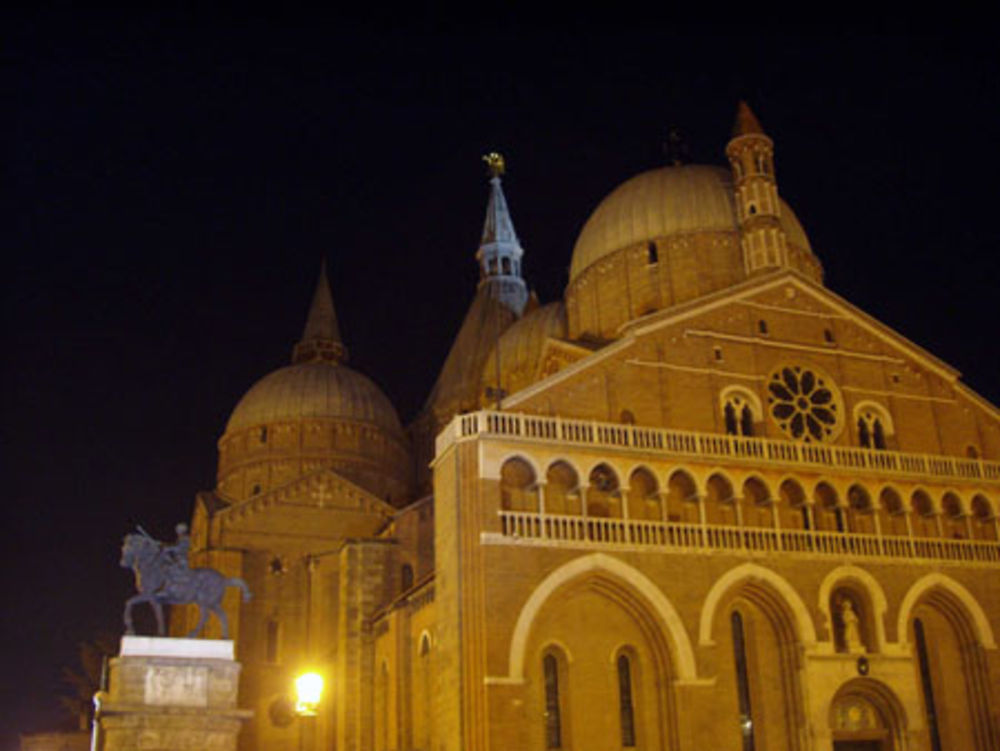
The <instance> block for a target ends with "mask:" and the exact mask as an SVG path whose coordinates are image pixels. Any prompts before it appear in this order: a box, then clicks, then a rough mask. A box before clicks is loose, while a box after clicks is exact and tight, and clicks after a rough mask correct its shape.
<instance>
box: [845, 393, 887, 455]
mask: <svg viewBox="0 0 1000 751" xmlns="http://www.w3.org/2000/svg"><path fill="white" fill-rule="evenodd" d="M854 421H855V424H856V425H857V426H858V445H859V446H861V447H862V448H866V449H877V450H879V451H883V450H885V449H886V448H888V438H889V436H891V435H892V434H893V429H892V419H891V418H890V417H889V413H888V412H887V411H886V410H885V409H884V408H883V407H882V406H881V405H879V404H875V402H862V403H861V404H859V405H858V406H856V407H855V408H854Z"/></svg>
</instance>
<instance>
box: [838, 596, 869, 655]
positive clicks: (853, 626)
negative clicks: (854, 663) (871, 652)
mask: <svg viewBox="0 0 1000 751" xmlns="http://www.w3.org/2000/svg"><path fill="white" fill-rule="evenodd" d="M840 641H841V643H842V644H843V645H844V651H846V652H851V653H858V652H864V651H865V645H864V642H862V641H861V625H860V619H859V618H858V614H857V613H856V612H855V610H854V603H853V602H851V599H850V598H849V597H841V598H840Z"/></svg>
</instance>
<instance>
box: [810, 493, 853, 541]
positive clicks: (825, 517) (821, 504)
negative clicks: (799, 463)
mask: <svg viewBox="0 0 1000 751" xmlns="http://www.w3.org/2000/svg"><path fill="white" fill-rule="evenodd" d="M813 500H814V505H813V508H814V509H815V512H816V528H817V529H819V530H823V531H829V532H833V531H837V532H843V531H844V526H845V525H844V509H843V508H842V507H841V505H840V499H839V498H838V497H837V491H836V490H834V489H833V486H832V485H830V484H829V483H827V482H821V483H819V484H818V485H817V486H816V489H815V490H814V491H813Z"/></svg>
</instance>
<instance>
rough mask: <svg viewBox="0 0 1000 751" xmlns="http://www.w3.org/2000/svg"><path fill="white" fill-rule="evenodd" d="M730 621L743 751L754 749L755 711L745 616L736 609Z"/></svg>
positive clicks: (752, 750)
mask: <svg viewBox="0 0 1000 751" xmlns="http://www.w3.org/2000/svg"><path fill="white" fill-rule="evenodd" d="M730 622H731V625H732V629H733V658H734V659H735V661H736V691H737V694H738V697H739V705H740V734H741V735H742V736H743V751H754V743H753V713H752V710H751V707H750V676H749V672H748V671H747V653H746V640H745V638H744V635H743V616H742V615H740V614H739V613H738V612H735V611H734V612H733V614H732V615H731V616H730Z"/></svg>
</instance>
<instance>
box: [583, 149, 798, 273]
mask: <svg viewBox="0 0 1000 751" xmlns="http://www.w3.org/2000/svg"><path fill="white" fill-rule="evenodd" d="M781 225H782V227H783V228H784V230H785V234H786V236H787V237H788V243H789V244H790V245H792V246H797V247H798V248H799V249H801V250H804V251H809V252H811V250H812V249H811V247H810V246H809V239H808V238H807V237H806V233H805V231H804V230H803V229H802V225H801V224H799V220H798V219H797V218H796V217H795V214H794V213H793V212H792V210H791V209H790V208H789V207H788V204H786V203H785V202H784V201H781ZM738 229H739V226H738V223H737V218H736V205H735V200H734V193H733V178H732V174H731V173H730V171H729V170H728V169H726V168H724V167H713V166H705V165H683V166H676V167H661V168H659V169H654V170H650V171H648V172H643V173H642V174H640V175H636V176H635V177H633V178H632V179H630V180H627V181H626V182H624V183H622V184H621V185H619V186H618V187H617V188H615V190H613V191H612V192H611V193H610V194H609V195H608V196H607V198H605V199H604V200H603V201H601V203H600V204H599V205H598V206H597V208H596V209H595V210H594V212H593V213H592V214H591V215H590V218H589V219H588V220H587V223H586V224H585V225H584V226H583V230H582V231H581V232H580V236H579V237H578V238H577V241H576V246H575V247H574V249H573V260H572V262H571V263H570V271H569V279H570V282H572V281H573V280H574V279H575V278H576V277H578V276H579V275H580V274H581V273H582V272H583V271H584V270H586V269H587V268H588V267H590V266H591V265H593V264H594V263H595V262H597V261H599V260H601V259H602V258H605V257H606V256H609V255H611V254H612V253H615V252H616V251H619V250H621V249H622V248H625V247H628V246H631V245H635V244H637V243H641V242H645V241H648V240H652V239H655V238H661V237H665V236H670V235H679V234H685V233H691V232H704V231H707V232H712V231H731V232H737V231H738Z"/></svg>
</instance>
